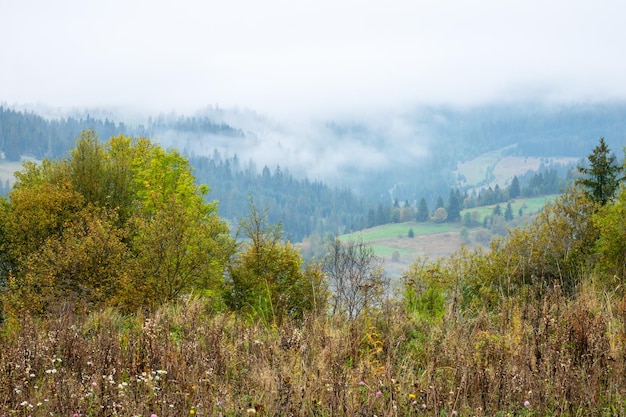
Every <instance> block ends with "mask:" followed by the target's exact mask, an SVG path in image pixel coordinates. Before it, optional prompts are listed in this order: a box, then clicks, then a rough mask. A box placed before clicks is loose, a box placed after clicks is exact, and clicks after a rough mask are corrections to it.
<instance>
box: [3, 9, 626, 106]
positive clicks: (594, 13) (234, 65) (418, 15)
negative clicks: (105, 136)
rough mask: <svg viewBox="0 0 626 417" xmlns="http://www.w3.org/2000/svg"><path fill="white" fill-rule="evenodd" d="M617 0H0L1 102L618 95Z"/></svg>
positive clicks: (317, 101) (254, 102) (378, 102)
mask: <svg viewBox="0 0 626 417" xmlns="http://www.w3.org/2000/svg"><path fill="white" fill-rule="evenodd" d="M624 15H626V3H623V2H620V1H603V0H601V1H597V2H594V3H590V2H587V1H566V0H555V1H550V2H544V1H539V0H528V1H523V2H521V1H484V0H483V1H481V0H478V1H472V2H467V1H464V0H447V1H432V0H419V1H410V0H395V1H389V2H380V1H368V0H359V1H357V0H345V1H330V0H316V1H308V0H303V1H298V2H294V1H286V0H268V1H264V2H258V1H251V0H233V1H221V2H217V1H208V2H207V1H200V0H182V1H178V2H171V1H163V0H152V1H147V0H134V1H121V0H94V1H89V2H85V1H80V0H60V1H58V2H47V1H43V0H41V1H37V0H4V1H2V2H0V36H1V37H2V39H3V53H2V55H3V58H2V65H0V94H1V96H0V101H4V102H7V103H9V104H12V103H23V104H24V103H38V102H39V103H47V104H50V105H54V106H115V105H124V106H135V107H140V108H144V109H147V110H152V111H169V110H173V109H175V110H177V111H179V112H190V111H193V110H195V109H197V108H201V107H204V106H206V105H209V104H219V105H221V106H225V107H230V106H240V107H250V108H253V109H256V110H258V111H261V112H266V113H269V114H275V115H283V116H285V115H286V116H302V115H311V114H334V113H337V112H341V113H351V112H355V111H359V112H367V111H373V110H375V109H379V108H386V109H393V108H394V107H401V106H404V105H406V104H414V103H441V102H453V103H457V104H474V103H480V102H484V101H489V100H494V99H503V98H504V99H507V100H517V99H527V98H541V99H549V100H587V99H603V98H611V97H620V98H624V97H626V78H624V77H623V74H624V73H626V55H625V54H623V47H622V45H621V44H622V42H623V39H626V25H623V22H622V17H623V16H624Z"/></svg>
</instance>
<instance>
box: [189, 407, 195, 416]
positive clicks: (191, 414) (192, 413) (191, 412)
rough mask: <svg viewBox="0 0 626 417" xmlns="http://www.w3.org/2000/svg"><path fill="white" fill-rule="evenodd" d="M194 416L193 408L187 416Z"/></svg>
mask: <svg viewBox="0 0 626 417" xmlns="http://www.w3.org/2000/svg"><path fill="white" fill-rule="evenodd" d="M194 414H196V410H194V409H193V408H192V409H191V410H189V415H190V416H193V415H194Z"/></svg>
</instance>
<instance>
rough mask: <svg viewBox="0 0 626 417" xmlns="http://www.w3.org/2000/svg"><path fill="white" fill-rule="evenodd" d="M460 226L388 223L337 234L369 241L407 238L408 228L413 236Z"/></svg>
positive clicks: (341, 237) (427, 223) (456, 228)
mask: <svg viewBox="0 0 626 417" xmlns="http://www.w3.org/2000/svg"><path fill="white" fill-rule="evenodd" d="M460 228H461V226H460V225H459V224H450V223H431V222H425V223H417V222H405V223H390V224H385V225H382V226H377V227H373V228H371V229H365V230H362V231H360V232H354V233H349V234H345V235H342V236H339V238H340V239H346V240H357V239H359V238H361V239H362V240H363V242H364V243H370V242H376V241H379V240H385V239H397V238H399V237H407V238H408V234H409V229H413V233H415V236H417V235H425V234H430V233H442V232H449V231H452V230H458V229H460Z"/></svg>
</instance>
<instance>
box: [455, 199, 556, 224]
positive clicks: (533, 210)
mask: <svg viewBox="0 0 626 417" xmlns="http://www.w3.org/2000/svg"><path fill="white" fill-rule="evenodd" d="M555 198H556V195H548V196H541V197H533V198H518V199H516V200H514V201H512V202H511V208H512V209H513V216H517V215H518V212H519V209H520V208H521V209H522V212H523V213H524V214H530V215H533V214H537V212H539V210H541V209H542V208H543V207H544V206H545V205H546V204H547V203H549V202H551V201H552V200H554V199H555ZM506 204H507V203H500V208H501V209H502V214H504V211H505V210H506ZM495 207H496V205H495V204H492V205H489V206H481V207H474V208H470V209H466V210H461V219H463V216H465V213H467V212H469V213H472V212H478V214H479V217H480V220H481V221H482V220H483V219H484V218H485V216H488V215H491V214H492V213H493V209H494V208H495Z"/></svg>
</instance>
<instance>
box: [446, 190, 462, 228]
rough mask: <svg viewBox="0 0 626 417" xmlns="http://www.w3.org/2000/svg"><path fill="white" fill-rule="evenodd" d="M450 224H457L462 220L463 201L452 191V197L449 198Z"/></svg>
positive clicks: (448, 219)
mask: <svg viewBox="0 0 626 417" xmlns="http://www.w3.org/2000/svg"><path fill="white" fill-rule="evenodd" d="M446 211H447V212H448V218H447V221H448V222H456V221H459V220H461V200H460V199H459V197H458V196H457V193H455V192H454V190H450V197H448V207H447V209H446Z"/></svg>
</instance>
